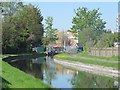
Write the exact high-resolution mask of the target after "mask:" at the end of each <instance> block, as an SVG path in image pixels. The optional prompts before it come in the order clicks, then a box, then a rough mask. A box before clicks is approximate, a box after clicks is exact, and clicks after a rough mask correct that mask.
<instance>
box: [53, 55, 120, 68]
mask: <svg viewBox="0 0 120 90" xmlns="http://www.w3.org/2000/svg"><path fill="white" fill-rule="evenodd" d="M70 55H71V54H67V53H64V54H58V55H56V56H55V58H58V59H63V60H70V61H77V62H82V63H87V64H95V65H100V66H106V67H113V68H117V69H118V63H111V62H101V61H97V60H96V61H93V60H85V59H81V58H78V57H75V58H72V57H70Z"/></svg>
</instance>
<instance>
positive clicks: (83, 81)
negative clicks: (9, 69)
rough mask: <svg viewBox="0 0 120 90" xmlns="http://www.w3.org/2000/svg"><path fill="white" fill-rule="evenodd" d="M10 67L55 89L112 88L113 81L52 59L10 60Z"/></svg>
mask: <svg viewBox="0 0 120 90" xmlns="http://www.w3.org/2000/svg"><path fill="white" fill-rule="evenodd" d="M9 63H10V64H11V65H12V66H14V67H17V68H18V69H20V70H22V71H24V72H26V73H28V74H31V75H33V76H34V77H36V78H39V79H41V80H43V81H44V82H45V83H47V84H50V85H52V86H53V87H55V88H113V87H114V85H113V84H114V81H115V80H114V79H112V78H109V77H104V76H99V75H95V74H90V73H86V72H83V71H76V70H72V69H69V68H67V67H63V66H61V65H59V64H56V63H54V61H53V57H39V58H24V59H20V60H11V62H9Z"/></svg>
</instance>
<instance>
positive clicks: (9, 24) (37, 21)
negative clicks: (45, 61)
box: [0, 2, 119, 53]
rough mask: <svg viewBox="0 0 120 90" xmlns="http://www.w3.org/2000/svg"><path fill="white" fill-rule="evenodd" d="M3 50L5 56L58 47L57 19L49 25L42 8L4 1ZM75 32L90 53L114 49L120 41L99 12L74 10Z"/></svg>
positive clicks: (51, 20) (49, 18) (2, 6)
mask: <svg viewBox="0 0 120 90" xmlns="http://www.w3.org/2000/svg"><path fill="white" fill-rule="evenodd" d="M0 5H1V7H0V8H1V10H2V15H3V17H2V50H3V53H23V52H30V51H31V49H32V48H33V47H35V46H40V45H48V44H55V43H56V40H58V37H57V32H58V29H56V28H54V27H53V18H52V17H47V18H46V19H45V25H43V23H42V21H43V19H44V17H43V16H42V14H41V10H40V8H38V7H37V6H34V5H32V4H28V5H24V4H23V3H22V2H2V3H0ZM74 12H75V16H74V17H73V19H72V24H73V25H72V28H71V29H70V30H68V31H69V32H72V33H73V34H74V35H75V36H76V39H78V41H79V43H80V44H81V45H82V46H83V47H84V48H85V49H86V50H87V49H89V48H90V47H94V46H95V47H111V46H113V43H114V42H118V40H119V39H118V38H119V36H118V33H117V32H116V33H111V32H110V31H107V30H106V29H105V24H106V22H105V21H104V20H103V19H101V15H102V14H101V13H99V9H93V10H88V9H87V8H86V7H82V8H80V7H79V8H78V9H76V10H74Z"/></svg>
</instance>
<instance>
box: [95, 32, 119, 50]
mask: <svg viewBox="0 0 120 90" xmlns="http://www.w3.org/2000/svg"><path fill="white" fill-rule="evenodd" d="M119 38H120V37H119V36H118V33H110V32H106V33H104V34H103V36H102V37H101V38H99V40H98V43H97V44H96V47H99V48H102V47H113V46H114V42H119V41H118V40H119Z"/></svg>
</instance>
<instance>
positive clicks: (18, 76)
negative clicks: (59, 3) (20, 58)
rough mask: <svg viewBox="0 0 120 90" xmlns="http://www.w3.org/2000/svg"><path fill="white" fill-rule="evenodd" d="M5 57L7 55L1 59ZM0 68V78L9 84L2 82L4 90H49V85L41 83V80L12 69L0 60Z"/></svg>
mask: <svg viewBox="0 0 120 90" xmlns="http://www.w3.org/2000/svg"><path fill="white" fill-rule="evenodd" d="M14 55H15V54H14ZM7 56H9V55H3V57H7ZM1 63H2V64H1ZM0 67H2V74H1V73H0V76H1V77H2V78H3V79H5V80H6V81H7V82H9V83H7V82H3V87H4V88H6V87H7V88H51V86H50V85H47V84H45V83H43V82H42V80H40V79H37V78H35V77H33V76H32V75H29V74H26V73H24V72H23V71H20V70H19V69H17V68H15V67H12V66H11V65H9V64H8V63H7V62H4V61H2V60H0ZM0 70H1V69H0Z"/></svg>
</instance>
